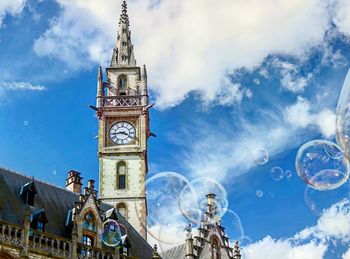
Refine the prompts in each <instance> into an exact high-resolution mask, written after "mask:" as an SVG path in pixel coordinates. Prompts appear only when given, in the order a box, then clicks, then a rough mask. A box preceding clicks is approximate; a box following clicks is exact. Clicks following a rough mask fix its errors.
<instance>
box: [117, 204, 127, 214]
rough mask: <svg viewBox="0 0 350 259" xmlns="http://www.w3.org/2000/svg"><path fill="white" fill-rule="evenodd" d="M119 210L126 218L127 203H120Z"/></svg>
mask: <svg viewBox="0 0 350 259" xmlns="http://www.w3.org/2000/svg"><path fill="white" fill-rule="evenodd" d="M117 210H118V212H119V213H120V214H121V215H122V216H123V217H124V218H125V216H126V205H125V203H119V204H118V205H117Z"/></svg>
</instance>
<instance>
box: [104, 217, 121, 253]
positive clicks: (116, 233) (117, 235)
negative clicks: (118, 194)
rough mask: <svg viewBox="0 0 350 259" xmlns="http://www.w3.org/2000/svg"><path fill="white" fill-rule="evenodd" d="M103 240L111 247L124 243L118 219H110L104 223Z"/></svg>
mask: <svg viewBox="0 0 350 259" xmlns="http://www.w3.org/2000/svg"><path fill="white" fill-rule="evenodd" d="M102 242H103V243H104V244H105V245H107V246H111V247H116V246H120V245H122V234H121V230H120V227H119V224H118V223H117V221H115V220H112V219H109V220H107V221H106V222H105V223H103V232H102Z"/></svg>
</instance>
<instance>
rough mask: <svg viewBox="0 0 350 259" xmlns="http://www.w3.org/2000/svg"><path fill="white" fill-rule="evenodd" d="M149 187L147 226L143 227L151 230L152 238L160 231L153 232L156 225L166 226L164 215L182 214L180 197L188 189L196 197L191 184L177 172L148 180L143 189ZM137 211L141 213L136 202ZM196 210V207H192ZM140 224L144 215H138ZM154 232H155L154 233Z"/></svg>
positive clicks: (157, 175)
mask: <svg viewBox="0 0 350 259" xmlns="http://www.w3.org/2000/svg"><path fill="white" fill-rule="evenodd" d="M146 187H147V207H148V216H147V225H148V226H143V228H144V229H145V230H147V229H151V231H149V232H148V233H149V234H150V235H151V236H152V237H154V238H155V237H156V236H157V235H158V230H156V231H155V232H154V231H153V230H152V228H151V227H152V226H153V225H155V224H165V223H164V220H165V217H164V215H172V214H177V213H180V212H181V210H180V208H179V195H180V193H181V191H182V190H183V189H184V188H186V189H187V190H189V194H190V196H193V195H195V193H194V191H193V188H192V187H191V184H190V182H189V181H188V180H187V179H186V178H185V177H184V176H182V175H181V174H179V173H176V172H162V173H158V174H155V175H153V176H152V177H150V178H148V179H147V181H146V183H145V185H144V186H143V187H142V188H146ZM134 204H135V211H136V213H138V212H139V209H140V203H139V202H135V203H134ZM192 208H194V207H192ZM138 217H139V219H140V222H141V223H142V222H143V215H138ZM152 231H153V232H152Z"/></svg>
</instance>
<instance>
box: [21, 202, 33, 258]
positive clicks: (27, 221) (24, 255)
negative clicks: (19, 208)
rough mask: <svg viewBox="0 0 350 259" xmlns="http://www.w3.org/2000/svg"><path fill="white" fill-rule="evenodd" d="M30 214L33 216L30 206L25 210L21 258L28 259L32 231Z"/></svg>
mask: <svg viewBox="0 0 350 259" xmlns="http://www.w3.org/2000/svg"><path fill="white" fill-rule="evenodd" d="M30 214H31V213H30V207H29V205H26V208H25V210H24V222H23V232H22V251H21V258H28V249H29V231H30Z"/></svg>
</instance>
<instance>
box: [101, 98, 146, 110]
mask: <svg viewBox="0 0 350 259" xmlns="http://www.w3.org/2000/svg"><path fill="white" fill-rule="evenodd" d="M98 98H100V99H101V107H106V108H110V107H131V106H142V105H146V102H147V95H125V96H124V95H123V96H104V97H98Z"/></svg>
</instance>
